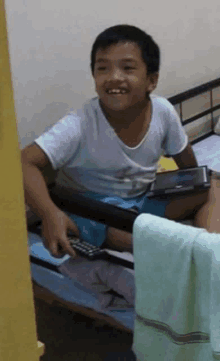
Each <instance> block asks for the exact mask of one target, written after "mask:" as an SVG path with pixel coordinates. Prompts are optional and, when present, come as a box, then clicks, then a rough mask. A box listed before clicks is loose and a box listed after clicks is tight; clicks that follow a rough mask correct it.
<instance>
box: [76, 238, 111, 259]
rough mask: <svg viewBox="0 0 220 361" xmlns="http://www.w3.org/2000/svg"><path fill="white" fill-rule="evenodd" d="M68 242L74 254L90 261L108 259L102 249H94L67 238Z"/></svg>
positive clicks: (90, 245) (92, 246)
mask: <svg viewBox="0 0 220 361" xmlns="http://www.w3.org/2000/svg"><path fill="white" fill-rule="evenodd" d="M69 241H70V245H71V247H72V248H73V249H74V250H75V251H76V252H78V253H79V254H81V255H82V256H84V257H86V258H88V259H90V260H95V259H106V258H108V254H107V253H106V252H105V250H104V249H101V248H100V247H96V246H94V245H92V244H90V243H88V242H85V241H81V240H79V239H78V238H74V237H71V238H69Z"/></svg>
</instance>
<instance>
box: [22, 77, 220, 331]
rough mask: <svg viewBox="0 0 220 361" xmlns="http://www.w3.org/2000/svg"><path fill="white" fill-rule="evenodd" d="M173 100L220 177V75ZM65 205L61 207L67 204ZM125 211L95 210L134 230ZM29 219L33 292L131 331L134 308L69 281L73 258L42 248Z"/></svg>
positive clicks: (169, 166)
mask: <svg viewBox="0 0 220 361" xmlns="http://www.w3.org/2000/svg"><path fill="white" fill-rule="evenodd" d="M168 100H169V101H170V102H171V103H172V104H173V105H174V107H175V108H176V110H177V112H178V113H179V116H180V119H181V122H182V124H183V126H184V127H185V129H186V132H187V134H188V136H189V141H190V142H191V145H192V147H193V150H194V152H195V154H196V157H197V160H198V163H199V165H207V166H208V167H209V168H210V169H212V170H213V171H214V174H215V175H216V176H217V177H218V175H219V174H220V162H219V163H218V158H220V137H219V135H218V134H216V133H215V131H216V132H218V122H219V123H220V79H216V80H213V81H210V82H208V83H206V84H203V85H200V86H197V87H195V88H193V89H190V90H188V91H186V92H184V93H181V94H177V95H175V96H173V97H171V98H169V99H168ZM173 169H176V164H175V162H174V161H173V160H172V159H166V158H164V157H162V159H161V161H160V164H159V171H164V170H173ZM51 194H52V192H51ZM78 204H79V203H78ZM60 206H62V202H61V204H60ZM97 207H98V205H97ZM107 208H108V207H107ZM102 211H103V213H102ZM83 212H86V205H85V206H84V207H83V205H82V214H83ZM97 212H98V213H97ZM99 212H101V214H102V215H100V214H99ZM111 212H112V214H111ZM115 212H116V213H115ZM117 212H118V213H117ZM123 212H124V211H121V213H120V210H119V209H113V208H111V207H110V208H108V209H107V210H106V208H105V207H104V208H103V210H98V208H96V209H95V212H94V213H93V215H94V214H95V213H96V217H100V219H102V221H104V222H106V223H107V224H109V225H112V226H115V227H116V228H117V227H118V228H120V227H121V229H125V230H128V231H130V232H131V230H132V225H133V222H134V220H135V218H136V215H135V213H134V212H132V211H130V212H129V211H125V213H123ZM84 214H85V213H84ZM93 215H92V214H91V212H90V213H88V215H87V216H88V218H89V217H90V218H93V219H95V218H94V217H93ZM27 218H28V241H29V253H30V260H31V274H32V280H33V290H34V296H35V297H36V298H40V299H42V300H44V301H45V302H47V303H49V304H50V305H51V306H53V305H54V306H55V305H62V306H63V307H66V308H68V309H70V310H72V311H74V312H76V313H81V314H83V315H86V316H88V317H91V318H93V319H94V320H96V322H97V323H101V324H105V323H106V324H108V325H111V326H113V327H116V328H119V329H121V330H123V331H126V332H129V333H132V332H133V329H134V318H135V312H134V308H131V307H129V308H121V309H120V308H119V309H106V310H104V311H103V310H101V309H100V305H99V303H98V301H97V298H96V297H95V296H94V295H93V294H92V293H91V292H88V290H87V289H85V288H84V287H83V286H82V285H81V284H80V283H79V282H77V281H74V280H72V279H69V278H67V277H65V276H63V275H62V274H61V273H60V272H59V266H60V265H61V263H62V262H64V261H65V260H66V259H67V258H68V257H69V256H67V255H66V256H65V257H64V258H63V259H57V258H54V257H52V256H51V255H50V254H49V252H48V251H47V250H46V249H45V247H44V246H43V243H42V240H41V237H40V235H39V234H37V233H36V228H35V225H36V222H37V220H36V219H35V216H34V215H33V214H31V212H30V213H28V216H27ZM96 219H97V218H96Z"/></svg>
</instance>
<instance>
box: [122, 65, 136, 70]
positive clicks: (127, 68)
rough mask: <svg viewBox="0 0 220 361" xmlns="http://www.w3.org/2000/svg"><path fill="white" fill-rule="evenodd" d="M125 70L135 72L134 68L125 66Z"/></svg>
mask: <svg viewBox="0 0 220 361" xmlns="http://www.w3.org/2000/svg"><path fill="white" fill-rule="evenodd" d="M124 69H125V70H134V69H135V68H134V67H132V66H125V67H124Z"/></svg>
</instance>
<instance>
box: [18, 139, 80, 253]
mask: <svg viewBox="0 0 220 361" xmlns="http://www.w3.org/2000/svg"><path fill="white" fill-rule="evenodd" d="M21 161H22V171H23V183H24V193H25V200H26V202H27V204H28V205H29V206H30V208H31V209H33V210H34V212H35V213H36V214H37V215H38V216H39V217H40V218H41V219H42V236H43V238H44V243H45V246H46V247H47V248H48V250H49V251H50V252H51V254H52V255H53V256H55V257H60V256H63V253H68V254H70V255H71V256H72V257H75V252H74V251H73V249H72V248H71V246H70V244H69V241H68V238H67V231H68V230H70V231H72V232H73V234H75V235H76V236H78V235H79V232H78V229H77V226H76V225H75V223H74V222H73V221H71V220H70V219H69V218H68V217H67V215H66V214H65V213H64V212H62V211H61V210H60V209H59V208H58V207H57V206H56V205H55V203H54V202H53V201H52V199H51V197H50V194H49V191H48V189H47V185H46V181H45V179H44V176H43V170H44V169H45V167H50V166H51V165H50V162H49V159H48V157H47V156H46V155H45V154H44V152H43V151H42V150H41V149H40V148H39V147H38V146H37V145H36V144H33V145H31V146H28V147H26V148H25V149H23V150H22V152H21Z"/></svg>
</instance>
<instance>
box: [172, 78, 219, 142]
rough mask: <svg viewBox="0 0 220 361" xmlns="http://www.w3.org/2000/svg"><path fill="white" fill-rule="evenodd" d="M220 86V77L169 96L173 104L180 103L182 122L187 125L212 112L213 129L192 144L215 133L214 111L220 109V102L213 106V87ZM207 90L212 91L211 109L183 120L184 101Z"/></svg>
mask: <svg viewBox="0 0 220 361" xmlns="http://www.w3.org/2000/svg"><path fill="white" fill-rule="evenodd" d="M219 86H220V78H218V79H215V80H212V81H210V82H208V83H205V84H202V85H199V86H197V87H195V88H192V89H189V90H187V91H185V92H183V93H180V94H177V95H174V96H172V97H170V98H168V100H169V101H170V102H171V103H172V104H173V105H178V104H179V105H180V120H181V122H182V124H183V125H186V124H189V123H192V122H194V121H195V120H197V119H199V118H202V117H204V116H206V115H208V114H211V130H210V132H208V133H206V134H204V135H202V136H200V137H198V138H196V139H195V140H193V141H191V144H195V143H197V142H199V141H201V140H202V139H204V138H206V137H208V136H209V135H211V134H213V133H214V116H213V113H214V112H215V111H216V110H218V109H220V104H218V105H216V106H213V89H215V88H217V87H219ZM206 92H210V107H209V109H207V110H205V111H203V112H200V113H198V114H196V115H194V116H192V117H190V118H188V119H184V120H183V109H182V103H183V102H184V101H186V100H189V99H191V98H193V97H196V96H198V95H200V94H203V93H206Z"/></svg>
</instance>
